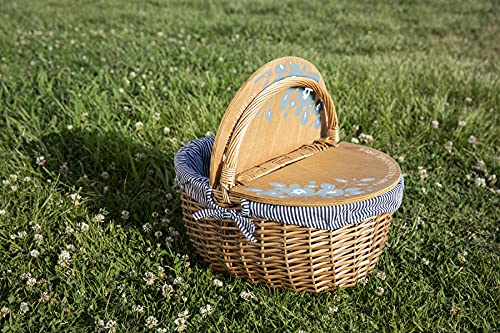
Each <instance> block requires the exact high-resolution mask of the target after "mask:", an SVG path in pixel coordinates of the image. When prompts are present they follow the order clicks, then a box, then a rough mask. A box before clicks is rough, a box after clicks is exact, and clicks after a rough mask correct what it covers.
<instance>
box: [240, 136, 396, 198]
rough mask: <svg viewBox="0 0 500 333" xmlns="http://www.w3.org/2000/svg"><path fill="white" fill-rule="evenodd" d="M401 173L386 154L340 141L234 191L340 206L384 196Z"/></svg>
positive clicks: (242, 176)
mask: <svg viewBox="0 0 500 333" xmlns="http://www.w3.org/2000/svg"><path fill="white" fill-rule="evenodd" d="M244 175H245V173H243V174H242V175H240V178H241V179H244ZM400 176H401V170H400V168H399V165H398V164H397V163H396V161H395V160H394V159H393V158H391V157H390V156H388V155H387V154H384V153H382V152H380V151H377V150H375V149H372V148H368V147H365V146H361V145H355V144H352V143H347V142H341V143H340V144H339V145H338V146H337V147H331V148H328V149H326V150H323V151H321V152H318V153H316V154H314V155H312V156H310V157H308V158H305V159H302V160H300V161H297V162H295V163H293V164H289V165H287V166H285V167H283V168H281V169H278V170H276V171H274V172H271V173H268V174H266V175H264V176H262V177H260V178H257V179H254V180H250V181H248V182H245V181H244V180H243V183H244V184H237V185H236V186H234V187H233V188H232V190H231V194H232V195H233V196H237V197H242V198H246V199H249V200H252V201H256V202H265V203H270V204H277V205H284V206H331V205H341V204H348V203H352V202H358V201H363V200H367V199H371V198H373V197H376V196H379V195H382V194H384V193H386V192H388V191H390V190H391V189H392V188H394V187H395V186H396V185H397V184H398V183H399V181H400Z"/></svg>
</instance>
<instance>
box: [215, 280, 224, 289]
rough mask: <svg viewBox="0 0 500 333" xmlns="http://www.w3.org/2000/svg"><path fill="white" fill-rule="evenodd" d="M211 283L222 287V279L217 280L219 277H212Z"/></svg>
mask: <svg viewBox="0 0 500 333" xmlns="http://www.w3.org/2000/svg"><path fill="white" fill-rule="evenodd" d="M213 283H214V286H216V287H219V288H220V287H222V286H223V285H224V284H223V283H222V281H221V280H219V279H214V281H213Z"/></svg>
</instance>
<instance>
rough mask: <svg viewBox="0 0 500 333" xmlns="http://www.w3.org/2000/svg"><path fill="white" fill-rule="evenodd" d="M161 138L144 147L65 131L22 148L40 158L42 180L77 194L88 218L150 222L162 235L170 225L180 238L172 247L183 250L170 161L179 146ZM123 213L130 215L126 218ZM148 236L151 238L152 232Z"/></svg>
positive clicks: (113, 136)
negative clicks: (55, 181)
mask: <svg viewBox="0 0 500 333" xmlns="http://www.w3.org/2000/svg"><path fill="white" fill-rule="evenodd" d="M165 140H166V141H163V142H161V143H159V144H158V145H156V146H153V145H152V146H145V145H143V144H140V143H137V142H135V141H134V140H132V138H129V137H124V136H123V135H120V134H119V133H97V132H91V131H81V130H64V131H61V132H59V133H54V134H49V135H46V136H43V137H42V138H40V139H39V140H37V141H33V142H31V143H29V144H26V145H25V146H24V148H23V149H24V150H25V151H24V153H25V154H27V155H29V156H31V159H32V160H34V159H35V158H36V156H40V155H43V156H45V159H46V163H45V165H44V169H45V170H46V172H45V175H46V177H47V178H52V179H55V178H56V177H58V179H59V183H60V184H61V185H60V186H61V187H62V189H63V190H64V191H66V192H67V193H68V194H71V193H75V192H78V193H79V194H80V195H81V197H82V199H81V200H82V201H83V202H84V204H85V207H87V209H88V210H89V215H90V216H95V215H96V214H98V213H100V212H104V215H105V216H106V220H110V219H113V220H115V221H117V222H116V223H117V224H121V225H122V226H123V227H125V228H141V229H142V228H143V225H144V224H146V223H150V224H152V225H153V226H157V227H155V230H158V229H159V230H164V232H163V235H166V234H167V232H166V230H168V228H169V227H174V228H175V229H176V230H179V231H180V237H179V239H178V240H177V241H176V242H175V243H174V245H173V246H172V249H173V250H174V251H176V252H177V251H182V252H184V251H186V248H185V246H186V245H187V244H188V243H189V241H188V237H187V235H186V234H185V232H184V229H183V227H182V211H181V207H180V199H179V195H178V193H177V192H176V187H175V185H174V177H175V171H174V165H173V157H174V155H175V152H176V151H177V149H178V147H177V146H172V144H171V143H170V141H168V139H165ZM123 211H127V212H129V214H130V215H129V218H128V219H124V218H123V213H122V212H123ZM151 237H152V238H156V237H155V235H154V234H153V233H151ZM162 243H165V242H164V241H162ZM187 246H189V245H187ZM190 252H191V251H190ZM184 253H185V252H184Z"/></svg>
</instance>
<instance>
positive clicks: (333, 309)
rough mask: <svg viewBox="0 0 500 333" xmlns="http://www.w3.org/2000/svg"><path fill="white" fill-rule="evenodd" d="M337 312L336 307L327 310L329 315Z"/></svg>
mask: <svg viewBox="0 0 500 333" xmlns="http://www.w3.org/2000/svg"><path fill="white" fill-rule="evenodd" d="M337 311H339V308H338V307H337V306H331V307H329V308H328V313H330V314H333V313H335V312H337Z"/></svg>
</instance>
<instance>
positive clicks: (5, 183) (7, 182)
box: [2, 179, 10, 186]
mask: <svg viewBox="0 0 500 333" xmlns="http://www.w3.org/2000/svg"><path fill="white" fill-rule="evenodd" d="M2 184H3V185H5V186H7V185H10V180H8V179H4V180H2Z"/></svg>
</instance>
